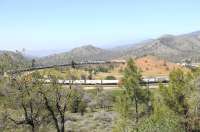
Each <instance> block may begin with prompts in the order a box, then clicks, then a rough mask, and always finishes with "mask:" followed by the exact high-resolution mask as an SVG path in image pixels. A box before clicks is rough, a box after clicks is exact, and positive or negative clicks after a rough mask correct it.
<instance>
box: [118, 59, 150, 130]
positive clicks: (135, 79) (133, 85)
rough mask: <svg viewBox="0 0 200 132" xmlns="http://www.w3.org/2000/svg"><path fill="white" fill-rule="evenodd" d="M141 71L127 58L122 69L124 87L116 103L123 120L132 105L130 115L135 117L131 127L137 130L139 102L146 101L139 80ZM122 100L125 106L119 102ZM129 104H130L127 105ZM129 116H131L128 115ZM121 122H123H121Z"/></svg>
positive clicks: (145, 95) (145, 91)
mask: <svg viewBox="0 0 200 132" xmlns="http://www.w3.org/2000/svg"><path fill="white" fill-rule="evenodd" d="M141 78H142V75H141V71H140V69H139V68H138V67H137V66H136V65H135V63H134V61H133V60H132V59H129V61H128V63H127V66H126V68H125V70H124V77H123V79H122V88H124V94H123V95H122V97H121V98H120V99H119V101H118V103H119V106H120V107H121V108H120V109H121V110H120V109H119V111H118V112H119V113H120V115H122V116H123V117H124V119H126V120H125V122H126V121H127V118H126V116H125V115H126V114H124V113H129V112H127V110H129V109H127V108H129V107H132V105H134V112H133V111H131V113H132V115H133V116H134V117H135V124H134V125H132V127H133V128H134V129H135V130H136V131H138V123H139V118H140V117H141V115H140V114H141V112H140V111H139V104H143V103H147V102H148V98H147V97H148V92H147V90H145V89H142V87H141V85H140V82H141ZM122 101H123V102H124V103H125V104H126V105H127V106H126V107H124V106H123V104H122V103H121V102H122ZM128 105H130V106H128ZM128 117H129V118H130V117H132V116H128ZM122 124H123V123H122ZM125 124H126V123H125Z"/></svg>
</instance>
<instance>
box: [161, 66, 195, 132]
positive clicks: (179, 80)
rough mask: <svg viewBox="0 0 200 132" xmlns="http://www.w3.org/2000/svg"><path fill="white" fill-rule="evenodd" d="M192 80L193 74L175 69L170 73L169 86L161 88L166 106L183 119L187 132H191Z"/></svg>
mask: <svg viewBox="0 0 200 132" xmlns="http://www.w3.org/2000/svg"><path fill="white" fill-rule="evenodd" d="M192 80H193V76H192V74H190V73H184V72H183V71H182V70H181V69H175V70H173V71H172V72H171V73H170V83H169V86H168V87H165V86H163V85H161V86H160V90H161V93H162V95H163V98H164V102H165V104H166V105H167V106H168V107H169V108H170V109H171V110H173V111H174V112H175V113H177V114H178V115H179V116H180V117H181V118H183V124H184V128H185V131H187V132H190V131H191V126H190V125H189V109H190V105H189V103H188V99H189V98H190V95H191V92H192V89H193V88H194V85H193V81H192Z"/></svg>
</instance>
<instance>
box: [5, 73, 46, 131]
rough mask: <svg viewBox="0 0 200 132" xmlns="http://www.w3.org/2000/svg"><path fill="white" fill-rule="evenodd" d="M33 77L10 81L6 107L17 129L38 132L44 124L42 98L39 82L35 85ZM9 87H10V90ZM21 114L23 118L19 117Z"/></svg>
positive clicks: (10, 119) (9, 117)
mask: <svg viewBox="0 0 200 132" xmlns="http://www.w3.org/2000/svg"><path fill="white" fill-rule="evenodd" d="M33 80H34V79H33V78H32V77H31V76H24V77H18V78H15V79H12V80H10V82H9V85H8V86H7V89H4V90H6V91H7V95H6V102H4V106H6V109H8V111H7V113H8V119H9V121H11V122H13V123H14V124H15V125H16V126H17V127H19V126H28V127H30V128H31V129H30V130H31V131H32V132H35V131H38V128H39V126H40V125H41V123H42V122H43V117H42V116H41V115H42V110H43V109H42V108H43V107H42V104H41V103H42V98H40V96H38V95H39V94H38V92H37V88H38V86H39V85H40V83H39V81H38V82H37V83H33ZM8 87H10V88H9V89H8ZM19 114H20V115H21V116H19Z"/></svg>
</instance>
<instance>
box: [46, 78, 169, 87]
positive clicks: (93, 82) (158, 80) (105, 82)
mask: <svg viewBox="0 0 200 132" xmlns="http://www.w3.org/2000/svg"><path fill="white" fill-rule="evenodd" d="M44 82H45V83H50V82H51V80H50V79H46V80H45V81H44ZM168 82H169V79H168V78H167V77H154V78H143V79H142V80H141V84H148V83H149V84H151V83H168ZM57 83H59V84H64V85H69V84H77V85H118V84H120V81H119V80H58V81H57Z"/></svg>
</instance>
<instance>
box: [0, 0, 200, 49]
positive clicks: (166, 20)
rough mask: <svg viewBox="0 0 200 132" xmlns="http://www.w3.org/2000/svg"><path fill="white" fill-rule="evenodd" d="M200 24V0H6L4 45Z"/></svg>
mask: <svg viewBox="0 0 200 132" xmlns="http://www.w3.org/2000/svg"><path fill="white" fill-rule="evenodd" d="M196 30H200V0H0V47H1V49H22V48H26V49H31V50H41V49H70V48H73V47H76V46H80V45H85V44H94V45H97V46H106V45H107V47H109V46H111V45H112V46H113V45H119V44H128V43H134V42H136V41H139V40H144V39H147V38H155V37H158V36H160V35H162V34H181V33H187V32H191V31H196Z"/></svg>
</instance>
